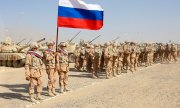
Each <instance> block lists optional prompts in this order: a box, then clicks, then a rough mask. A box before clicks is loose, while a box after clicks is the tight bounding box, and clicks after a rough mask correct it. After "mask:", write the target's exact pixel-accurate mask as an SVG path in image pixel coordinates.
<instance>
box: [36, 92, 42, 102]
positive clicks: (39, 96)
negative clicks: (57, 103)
mask: <svg viewBox="0 0 180 108" xmlns="http://www.w3.org/2000/svg"><path fill="white" fill-rule="evenodd" d="M36 99H37V100H43V99H44V98H43V97H42V96H41V93H37V98H36Z"/></svg>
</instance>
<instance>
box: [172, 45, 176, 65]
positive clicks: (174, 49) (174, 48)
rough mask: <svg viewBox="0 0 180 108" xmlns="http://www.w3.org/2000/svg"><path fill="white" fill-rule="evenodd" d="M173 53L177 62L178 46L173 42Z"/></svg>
mask: <svg viewBox="0 0 180 108" xmlns="http://www.w3.org/2000/svg"><path fill="white" fill-rule="evenodd" d="M171 55H172V57H173V59H174V61H175V62H177V46H176V45H175V44H171Z"/></svg>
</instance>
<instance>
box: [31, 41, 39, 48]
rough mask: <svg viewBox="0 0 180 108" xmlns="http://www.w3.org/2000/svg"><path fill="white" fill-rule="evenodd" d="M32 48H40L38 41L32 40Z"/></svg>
mask: <svg viewBox="0 0 180 108" xmlns="http://www.w3.org/2000/svg"><path fill="white" fill-rule="evenodd" d="M30 48H31V49H33V48H38V44H37V42H32V43H31V44H30Z"/></svg>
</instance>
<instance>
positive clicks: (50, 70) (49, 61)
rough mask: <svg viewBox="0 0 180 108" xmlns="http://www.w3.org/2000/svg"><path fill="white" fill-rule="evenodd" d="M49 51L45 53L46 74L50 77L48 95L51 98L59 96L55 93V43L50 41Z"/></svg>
mask: <svg viewBox="0 0 180 108" xmlns="http://www.w3.org/2000/svg"><path fill="white" fill-rule="evenodd" d="M47 47H48V49H47V50H45V51H44V59H45V66H46V73H47V75H48V85H47V88H48V94H49V96H55V95H57V94H56V92H55V82H56V76H55V73H56V71H55V51H54V50H53V47H54V42H53V41H50V42H48V43H47Z"/></svg>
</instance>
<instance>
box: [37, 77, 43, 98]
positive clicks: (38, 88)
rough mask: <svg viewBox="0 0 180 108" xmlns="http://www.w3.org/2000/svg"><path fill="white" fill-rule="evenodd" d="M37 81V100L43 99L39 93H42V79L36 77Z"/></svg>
mask: <svg viewBox="0 0 180 108" xmlns="http://www.w3.org/2000/svg"><path fill="white" fill-rule="evenodd" d="M36 81H37V99H38V100H43V99H44V98H42V96H41V93H42V80H41V77H40V78H37V79H36Z"/></svg>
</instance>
